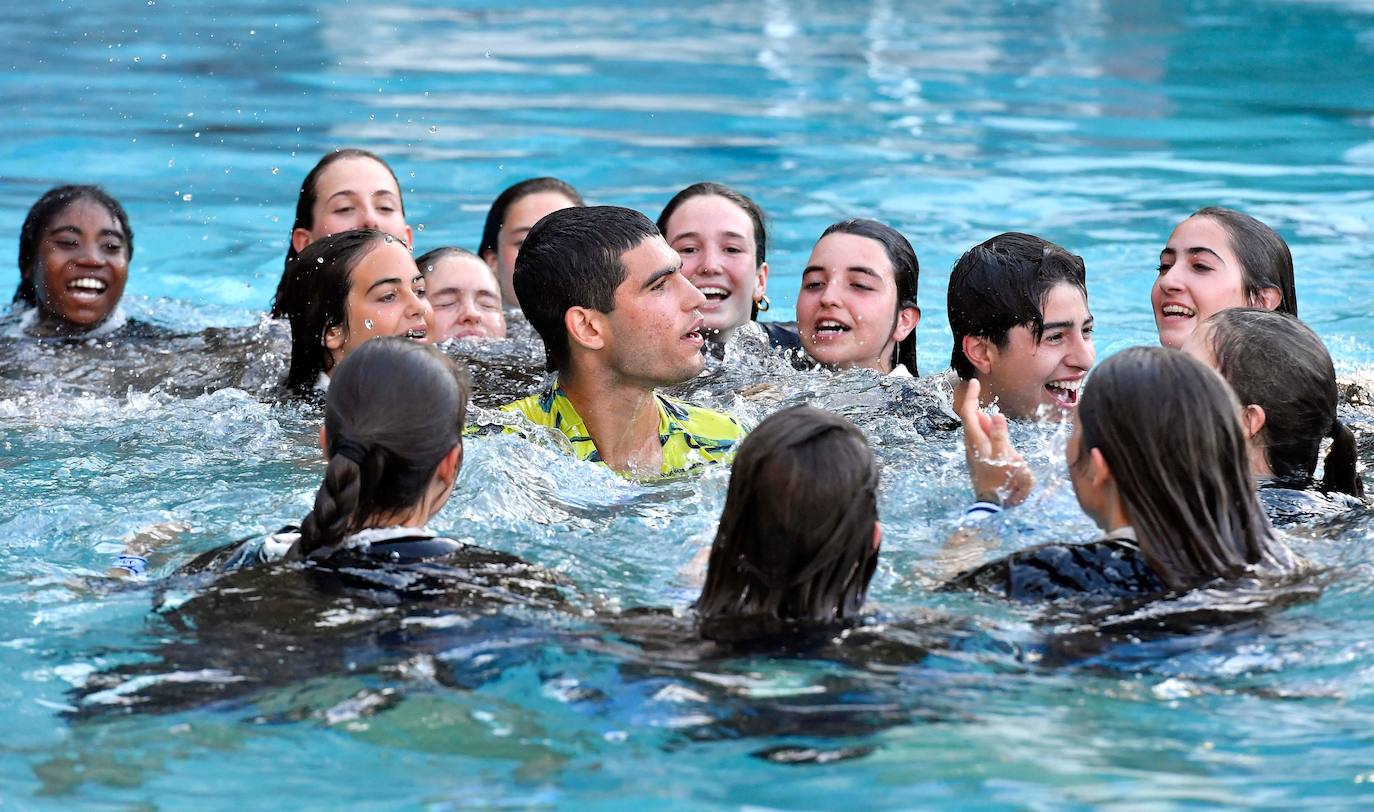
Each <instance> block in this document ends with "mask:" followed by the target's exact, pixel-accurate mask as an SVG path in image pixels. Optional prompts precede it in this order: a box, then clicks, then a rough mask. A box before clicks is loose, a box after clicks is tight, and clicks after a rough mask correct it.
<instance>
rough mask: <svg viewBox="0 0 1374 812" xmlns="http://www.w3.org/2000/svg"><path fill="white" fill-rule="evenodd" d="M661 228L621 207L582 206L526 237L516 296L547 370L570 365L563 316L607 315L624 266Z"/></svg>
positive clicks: (545, 221) (547, 220) (553, 217)
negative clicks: (577, 311) (575, 311)
mask: <svg viewBox="0 0 1374 812" xmlns="http://www.w3.org/2000/svg"><path fill="white" fill-rule="evenodd" d="M657 236H659V234H658V229H657V228H656V227H655V226H654V224H653V223H652V222H650V221H649V218H647V217H645V216H644V215H642V214H640V213H639V212H637V211H634V210H633V209H625V208H621V207H619V206H583V207H574V208H571V209H561V210H559V211H556V212H553V213H552V214H550V215H548V216H547V217H545V218H544V219H542V220H540V221H539V222H538V223H536V224H535V226H534V228H532V229H530V233H529V234H527V235H525V242H524V244H523V245H521V246H520V255H519V256H518V257H516V260H515V275H514V277H513V278H512V282H513V283H514V285H515V295H516V296H517V297H519V299H520V307H521V309H523V310H524V311H525V316H526V318H528V319H529V321H530V324H531V325H533V327H534V329H535V330H536V331H538V333H539V337H540V338H542V339H544V349H545V353H546V355H547V359H548V367H549V371H551V372H554V371H557V370H559V369H562V368H564V367H566V366H567V363H568V357H569V352H570V349H569V346H568V333H567V328H566V327H565V326H564V324H563V315H564V314H565V313H567V312H568V309H569V308H572V307H588V308H591V309H592V310H599V311H601V312H602V313H609V312H611V311H612V310H614V309H615V289H616V288H618V287H620V283H621V282H624V281H625V276H626V274H627V273H629V271H628V269H627V268H626V267H625V265H624V264H623V263H621V261H620V256H621V255H622V254H624V253H625V252H626V251H629V250H631V249H633V248H635V247H637V246H638V245H639V244H640V243H642V242H644V241H645V240H647V239H649V238H650V237H657Z"/></svg>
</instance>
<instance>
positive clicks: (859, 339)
mask: <svg viewBox="0 0 1374 812" xmlns="http://www.w3.org/2000/svg"><path fill="white" fill-rule="evenodd" d="M920 318H921V313H920V311H919V310H917V309H916V308H914V307H904V308H902V309H901V310H900V311H898V309H897V282H896V279H895V278H894V274H893V269H892V262H891V261H890V260H889V259H888V258H887V251H886V250H885V249H884V248H883V246H882V243H880V242H878V241H877V240H873V239H869V238H868V237H860V236H858V235H855V234H830V235H828V236H826V237H823V238H822V239H821V241H820V242H818V243H816V247H815V248H814V249H813V250H812V251H811V258H810V259H809V260H807V263H806V270H805V271H803V272H802V285H801V292H800V293H799V294H798V295H797V328H798V330H799V331H800V332H801V341H802V346H803V347H805V348H806V351H807V352H808V353H810V354H811V357H812V358H815V359H816V360H817V361H820V362H821V363H822V364H826V365H828V366H832V367H839V368H847V367H864V368H867V369H875V370H878V371H879V372H884V373H886V372H891V371H892V350H893V347H894V346H896V344H897V343H898V342H900V341H901V340H902V339H903V338H906V337H907V336H908V335H909V334H910V333H911V331H912V330H914V329H916V323H917V322H918V321H920Z"/></svg>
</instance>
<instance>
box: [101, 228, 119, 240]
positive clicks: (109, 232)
mask: <svg viewBox="0 0 1374 812" xmlns="http://www.w3.org/2000/svg"><path fill="white" fill-rule="evenodd" d="M100 236H102V237H116V238H118V239H121V240H122V239H124V232H122V231H117V230H115V229H113V228H102V229H101V230H100Z"/></svg>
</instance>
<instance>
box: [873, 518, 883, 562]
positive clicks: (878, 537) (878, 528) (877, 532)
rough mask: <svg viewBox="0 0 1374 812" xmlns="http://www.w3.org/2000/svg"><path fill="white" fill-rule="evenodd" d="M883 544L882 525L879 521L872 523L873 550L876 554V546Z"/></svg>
mask: <svg viewBox="0 0 1374 812" xmlns="http://www.w3.org/2000/svg"><path fill="white" fill-rule="evenodd" d="M881 546H883V525H882V523H881V522H874V523H873V552H874V553H875V554H876V553H877V552H878V548H879V547H881Z"/></svg>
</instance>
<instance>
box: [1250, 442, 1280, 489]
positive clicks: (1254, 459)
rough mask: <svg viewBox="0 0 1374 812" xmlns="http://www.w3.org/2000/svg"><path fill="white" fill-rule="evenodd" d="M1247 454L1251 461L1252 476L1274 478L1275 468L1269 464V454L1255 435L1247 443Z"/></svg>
mask: <svg viewBox="0 0 1374 812" xmlns="http://www.w3.org/2000/svg"><path fill="white" fill-rule="evenodd" d="M1245 456H1246V457H1247V458H1248V459H1249V461H1250V476H1252V477H1254V478H1255V479H1265V478H1273V476H1274V469H1273V467H1271V466H1270V465H1269V456H1268V455H1267V454H1265V453H1264V447H1263V446H1261V445H1259V444H1258V443H1256V442H1255V440H1254V438H1253V437H1252V438H1250V441H1249V442H1247V443H1246V444H1245Z"/></svg>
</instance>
